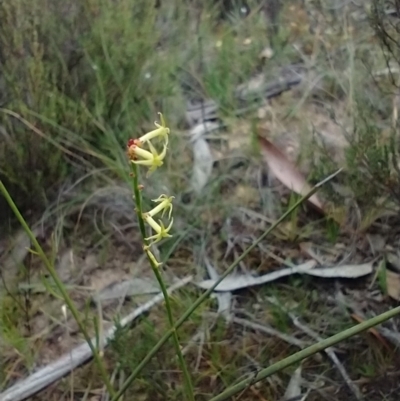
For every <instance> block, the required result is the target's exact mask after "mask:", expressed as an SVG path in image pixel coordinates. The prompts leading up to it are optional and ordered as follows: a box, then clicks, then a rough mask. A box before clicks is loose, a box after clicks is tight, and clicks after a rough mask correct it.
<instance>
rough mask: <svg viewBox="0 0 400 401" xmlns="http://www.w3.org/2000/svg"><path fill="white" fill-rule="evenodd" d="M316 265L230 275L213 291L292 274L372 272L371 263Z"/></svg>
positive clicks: (338, 275) (326, 275) (354, 274)
mask: <svg viewBox="0 0 400 401" xmlns="http://www.w3.org/2000/svg"><path fill="white" fill-rule="evenodd" d="M316 265H317V262H316V261H315V260H309V261H307V262H305V263H302V264H300V265H297V266H293V267H288V268H285V269H280V270H276V271H273V272H271V273H267V274H264V275H262V276H257V277H256V276H253V275H250V274H235V275H230V276H228V277H226V278H225V279H224V280H223V281H222V282H221V283H220V284H218V286H217V287H216V288H215V290H214V291H236V290H239V289H243V288H248V287H252V286H256V285H262V284H266V283H269V282H272V281H275V280H278V279H280V278H282V277H287V276H290V275H293V274H308V275H311V276H316V277H323V278H358V277H363V276H366V275H368V274H371V273H372V272H373V264H372V263H363V264H361V265H343V266H335V267H319V268H315V266H316ZM216 281H217V280H215V279H214V280H213V279H209V280H203V281H201V282H199V283H197V285H198V286H199V287H200V288H202V289H205V290H207V289H209V288H210V287H212V286H213V285H214V284H215V282H216Z"/></svg>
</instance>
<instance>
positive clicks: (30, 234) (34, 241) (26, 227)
mask: <svg viewBox="0 0 400 401" xmlns="http://www.w3.org/2000/svg"><path fill="white" fill-rule="evenodd" d="M0 192H1V193H2V194H3V195H4V197H5V199H6V201H7V203H8V204H9V205H10V208H11V210H12V211H13V213H14V214H15V216H16V217H17V219H18V221H19V223H20V224H21V226H22V228H23V229H24V230H25V232H26V234H27V235H28V237H29V239H30V240H31V242H32V244H33V246H34V247H35V249H36V252H37V253H38V255H39V257H40V259H41V260H42V261H43V263H44V265H45V267H46V269H47V271H48V272H49V274H50V276H51V278H52V279H53V281H54V283H55V285H56V287H57V289H58V290H59V291H60V294H61V296H62V297H63V299H64V302H65V303H66V304H67V306H68V308H69V310H70V311H71V313H72V316H73V317H74V319H75V320H76V323H77V324H78V327H79V330H80V332H81V333H82V334H83V336H84V338H85V340H86V342H87V343H88V345H89V347H90V350H91V351H92V354H93V358H94V361H95V363H96V365H97V367H98V369H99V371H100V374H101V376H102V378H103V381H104V384H105V386H106V388H107V391H108V392H109V393H110V395H111V396H114V394H115V390H114V388H113V386H112V384H111V382H110V379H109V377H108V374H107V371H106V369H105V367H104V364H103V361H102V359H101V357H100V355H99V352H98V350H97V349H96V347H95V346H94V345H93V343H92V340H91V339H90V336H89V334H88V332H87V330H86V328H85V326H84V325H83V323H82V321H81V319H80V317H79V312H78V310H77V308H76V307H75V305H74V302H73V301H72V299H71V298H70V296H69V294H68V291H67V290H66V288H65V286H64V284H63V282H62V281H61V280H60V278H59V277H58V274H57V272H56V269H55V268H54V266H53V264H52V263H51V262H50V260H49V258H48V257H47V256H46V253H45V252H44V250H43V248H42V247H41V246H40V244H39V242H38V240H37V239H36V237H35V234H34V233H33V232H32V230H31V229H30V228H29V225H28V223H27V222H26V221H25V219H24V217H23V216H22V214H21V213H20V211H19V209H18V207H17V205H16V204H15V202H14V201H13V199H12V198H11V195H10V194H9V192H8V191H7V189H6V187H5V186H4V184H3V182H2V181H1V180H0Z"/></svg>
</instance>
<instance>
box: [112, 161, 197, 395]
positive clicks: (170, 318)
mask: <svg viewBox="0 0 400 401" xmlns="http://www.w3.org/2000/svg"><path fill="white" fill-rule="evenodd" d="M131 165H132V167H131V169H132V177H133V179H132V187H133V192H134V194H135V201H136V214H137V217H138V221H139V228H140V232H141V234H142V238H143V242H144V244H145V245H148V241H147V240H146V230H145V225H144V220H143V217H142V213H143V210H142V196H141V192H140V189H139V177H138V174H139V173H138V169H137V167H136V165H135V164H134V163H131ZM146 255H147V256H148V254H147V252H146ZM148 260H149V262H150V265H151V268H152V270H153V273H154V275H155V276H156V278H157V281H158V283H159V285H160V288H161V291H162V293H163V296H164V300H165V309H166V311H167V316H168V322H169V325H170V327H171V329H172V330H173V333H172V338H173V341H174V346H175V351H176V354H177V356H178V360H179V364H180V366H181V369H182V373H183V377H184V383H185V390H186V394H187V397H188V399H189V400H190V401H194V390H193V384H192V379H191V377H190V373H189V370H188V368H187V365H186V362H185V359H184V357H183V354H182V350H181V346H180V343H179V337H178V333H177V331H176V329H175V328H174V323H175V322H174V318H173V315H172V307H171V302H170V299H169V294H168V291H167V287H166V286H165V283H164V280H163V278H162V275H161V273H160V270H159V268H158V266H157V265H156V264H155V263H154V261H153V260H152V259H151V258H150V257H148ZM133 379H134V378H133ZM133 379H132V380H133ZM116 399H118V398H116Z"/></svg>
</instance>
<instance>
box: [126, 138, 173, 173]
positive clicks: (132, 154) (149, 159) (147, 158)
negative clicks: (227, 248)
mask: <svg viewBox="0 0 400 401" xmlns="http://www.w3.org/2000/svg"><path fill="white" fill-rule="evenodd" d="M148 145H149V148H150V152H149V151H148V150H145V149H143V148H141V147H140V145H139V144H138V140H136V141H135V140H134V141H132V142H131V143H130V145H129V147H128V155H129V158H130V159H131V161H132V163H135V164H141V165H142V166H147V167H149V173H152V172H153V171H154V170H156V169H157V168H158V167H160V166H162V165H163V160H164V158H165V155H166V154H167V145H166V144H164V146H163V150H162V151H161V153H158V152H157V149H156V148H155V147H154V146H153V144H152V143H151V142H150V141H148Z"/></svg>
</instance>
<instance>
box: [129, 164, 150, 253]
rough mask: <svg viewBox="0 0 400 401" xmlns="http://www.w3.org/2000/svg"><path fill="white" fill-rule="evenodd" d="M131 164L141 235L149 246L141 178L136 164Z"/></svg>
mask: <svg viewBox="0 0 400 401" xmlns="http://www.w3.org/2000/svg"><path fill="white" fill-rule="evenodd" d="M130 164H131V176H132V180H131V183H132V190H133V193H134V195H135V203H136V214H137V217H138V221H139V229H140V234H141V235H142V238H143V242H144V244H145V245H147V240H146V237H147V235H146V227H145V225H144V220H143V217H142V209H143V208H142V194H141V192H140V187H139V177H138V174H139V172H138V168H137V167H136V164H135V163H130Z"/></svg>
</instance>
